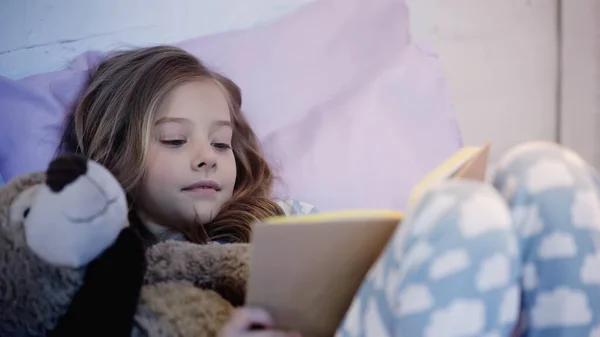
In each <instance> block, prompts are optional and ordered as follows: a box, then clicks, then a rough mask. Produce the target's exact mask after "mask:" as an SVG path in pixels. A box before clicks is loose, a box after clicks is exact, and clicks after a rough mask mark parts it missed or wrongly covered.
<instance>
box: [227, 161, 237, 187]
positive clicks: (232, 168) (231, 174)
mask: <svg viewBox="0 0 600 337" xmlns="http://www.w3.org/2000/svg"><path fill="white" fill-rule="evenodd" d="M227 176H228V178H229V179H228V180H229V181H230V182H231V183H235V178H236V177H237V167H236V162H235V157H234V156H233V154H232V155H231V158H230V159H229V160H228V162H227Z"/></svg>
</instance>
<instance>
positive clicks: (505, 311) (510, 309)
mask: <svg viewBox="0 0 600 337" xmlns="http://www.w3.org/2000/svg"><path fill="white" fill-rule="evenodd" d="M519 301H520V293H519V288H517V287H516V286H512V287H510V288H509V289H508V290H506V292H505V293H504V298H502V303H501V304H500V313H499V317H498V321H499V322H500V323H501V324H506V323H516V322H517V319H518V317H519V308H520V305H519Z"/></svg>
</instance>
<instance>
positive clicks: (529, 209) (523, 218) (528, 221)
mask: <svg viewBox="0 0 600 337" xmlns="http://www.w3.org/2000/svg"><path fill="white" fill-rule="evenodd" d="M513 220H514V222H515V226H516V227H518V229H519V232H520V233H521V235H522V236H523V237H525V238H528V237H532V236H534V235H538V234H541V233H542V230H543V229H544V223H543V222H542V219H541V218H540V214H539V210H538V207H537V206H536V205H535V204H534V205H524V206H517V207H515V208H514V209H513Z"/></svg>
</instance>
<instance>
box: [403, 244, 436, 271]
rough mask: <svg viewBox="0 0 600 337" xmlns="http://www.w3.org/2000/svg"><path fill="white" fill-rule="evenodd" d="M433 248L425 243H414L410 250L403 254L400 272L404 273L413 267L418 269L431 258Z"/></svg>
mask: <svg viewBox="0 0 600 337" xmlns="http://www.w3.org/2000/svg"><path fill="white" fill-rule="evenodd" d="M434 251H435V250H434V248H433V246H431V245H430V244H429V243H427V242H426V241H418V242H416V243H415V244H414V245H413V246H412V247H411V248H410V250H409V251H408V252H407V253H406V254H405V256H404V258H403V259H402V260H400V261H402V262H401V264H402V271H404V272H406V271H408V270H410V269H412V268H414V267H418V266H420V265H421V264H423V263H424V262H425V261H427V260H428V259H429V258H430V257H431V256H433V253H434Z"/></svg>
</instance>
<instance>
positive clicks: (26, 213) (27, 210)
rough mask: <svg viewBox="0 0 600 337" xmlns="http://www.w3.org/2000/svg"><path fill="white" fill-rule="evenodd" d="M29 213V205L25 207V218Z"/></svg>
mask: <svg viewBox="0 0 600 337" xmlns="http://www.w3.org/2000/svg"><path fill="white" fill-rule="evenodd" d="M28 214H29V207H27V208H26V209H25V211H24V212H23V218H26V217H27V215H28Z"/></svg>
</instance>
